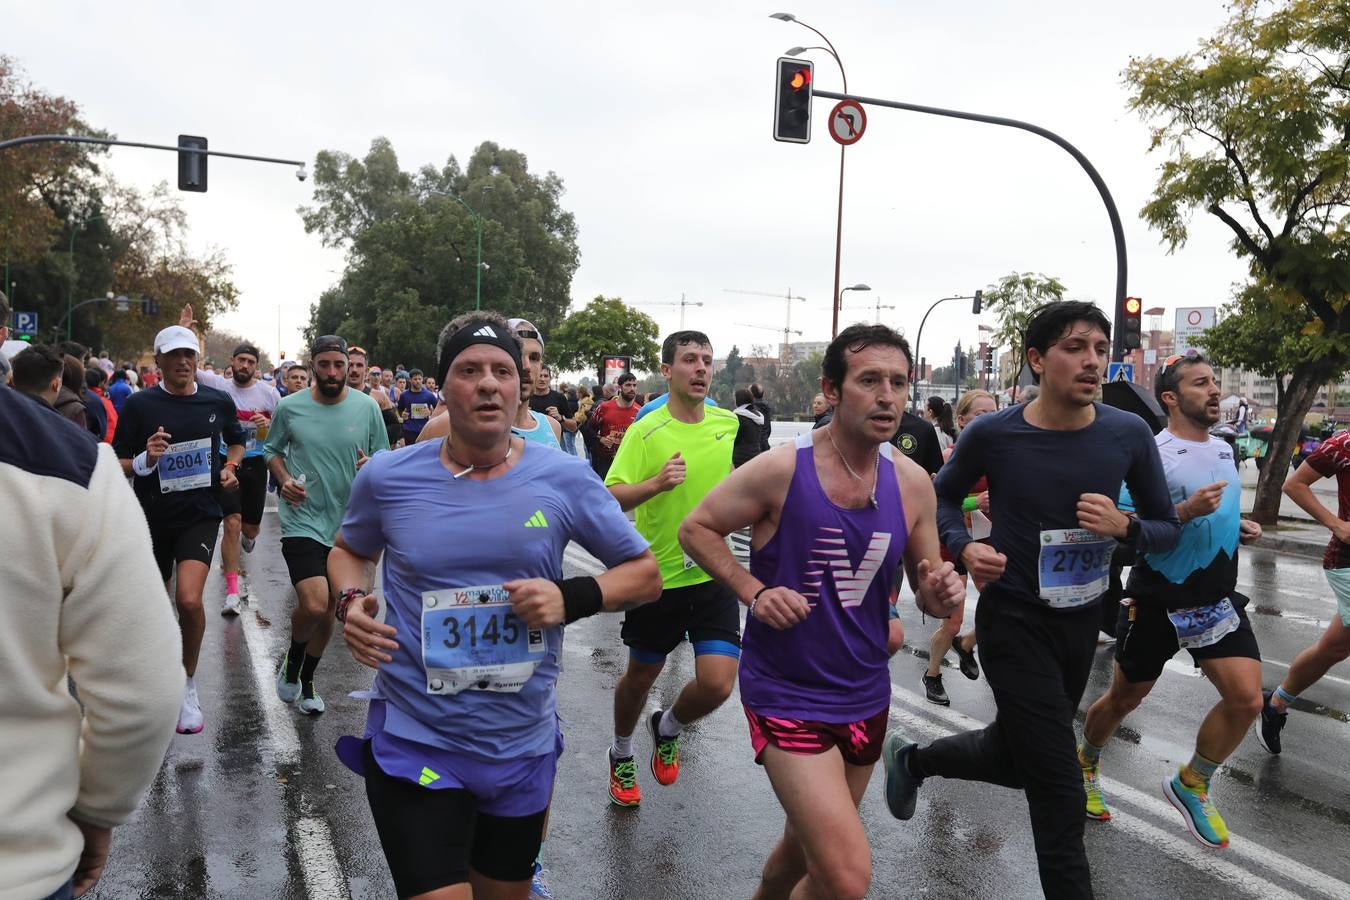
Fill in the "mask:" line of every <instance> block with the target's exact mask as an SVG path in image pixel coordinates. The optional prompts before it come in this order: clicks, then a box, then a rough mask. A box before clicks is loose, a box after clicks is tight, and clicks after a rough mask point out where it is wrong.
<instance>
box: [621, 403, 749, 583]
mask: <svg viewBox="0 0 1350 900" xmlns="http://www.w3.org/2000/svg"><path fill="white" fill-rule="evenodd" d="M739 427H740V426H739V424H738V420H737V417H736V414H735V413H733V412H731V411H729V410H725V409H721V408H719V407H716V406H705V407H704V408H703V421H702V422H699V423H698V424H696V425H691V424H689V423H687V422H681V421H680V420H679V419H676V418H675V417H674V416H672V415H671V414H670V407H669V406H662V407H660V408H659V409H656V410H654V411H652V412H651V413H648V414H647V415H646V416H643V417H642V418H641V419H638V420H637V421H636V422H634V423H633V424H632V425H630V426H628V430H627V431H626V432H624V435H623V441H622V442H621V443H620V444H619V452H618V453H616V454H615V456H614V463H613V464H612V465H611V466H610V467H609V474H608V475H606V476H605V486H606V487H608V486H609V485H612V484H638V483H639V482H642V481H646V480H647V479H648V478H651V477H652V476H653V475H656V474H657V473H658V472H660V471H661V467H662V466H664V465H665V464H666V460H668V459H670V458H671V457H672V456H674V455H675V453H676V451H678V452H679V454H680V457H681V458H682V459H683V460H684V483H683V484H680V485H677V486H676V487H674V488H672V489H671V490H669V491H662V492H661V493H659V494H657V495H656V496H655V497H652V498H651V499H650V500H648V501H647V502H646V503H643V504H640V505H639V506H638V507H637V509H636V510H635V511H634V512H635V519H636V524H637V530H638V533H639V534H641V535H642V536H643V537H644V538H646V539H647V542H648V543H649V544H651V547H652V554H653V555H654V556H655V557H656V562H657V563H658V564H659V565H660V566H661V581H662V583H663V584H664V585H665V587H666V588H677V587H687V586H689V585H693V584H702V583H703V582H705V581H710V580H711V577H712V576H710V575H708V574H707V573H706V572H704V571H703V570H702V569H701V568H699V567H698V566H697V565H696V564H695V563H694V561H693V560H692V559H690V558H689V556H688V555H687V554H686V553H685V552H684V548H682V547H681V546H680V540H679V530H680V523H681V522H683V521H684V517H685V516H687V515H689V513H690V512H691V511H693V509H694V507H695V506H698V505H699V503H700V502H701V501H702V500H703V498H704V497H706V496H707V494H708V492H709V491H711V490H712V489H713V488H714V487H716V486H717V483H718V482H720V481H721V480H722V479H723V478H726V477H727V474H728V473H729V472H731V445H732V444H733V443H734V442H735V440H736V429H737V428H739Z"/></svg>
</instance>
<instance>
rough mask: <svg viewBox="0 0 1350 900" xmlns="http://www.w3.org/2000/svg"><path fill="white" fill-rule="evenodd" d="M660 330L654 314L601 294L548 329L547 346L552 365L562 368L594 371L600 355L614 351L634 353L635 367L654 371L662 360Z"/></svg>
mask: <svg viewBox="0 0 1350 900" xmlns="http://www.w3.org/2000/svg"><path fill="white" fill-rule="evenodd" d="M660 334H661V328H660V326H659V325H657V324H656V320H655V319H653V318H652V317H651V316H649V315H647V314H646V313H644V312H642V311H640V310H636V309H634V308H633V307H631V306H629V305H628V304H626V303H624V302H623V300H621V299H619V298H618V297H605V296H603V295H602V296H598V297H596V298H595V299H594V300H592V301H591V302H590V303H588V304H586V306H585V308H584V309H579V310H577V311H576V312H574V313H572V314H571V315H569V316H568V317H567V318H566V319H565V320H563V323H562V325H560V326H558V327H557V328H556V329H554V330H553V331H552V332H547V333H546V334H545V337H546V338H547V342H546V343H545V349H546V350H547V355H548V359H549V361H550V362H551V363H552V365H553V368H555V369H558V370H561V371H568V372H570V371H580V370H586V371H594V370H596V369H597V368H599V366H600V358H601V357H603V356H608V355H611V354H612V355H619V356H631V357H632V358H633V368H634V369H635V370H638V371H642V372H654V371H656V368H657V366H658V364H659V363H660V361H661V345H660V344H659V343H657V340H656V339H657V337H659V336H660Z"/></svg>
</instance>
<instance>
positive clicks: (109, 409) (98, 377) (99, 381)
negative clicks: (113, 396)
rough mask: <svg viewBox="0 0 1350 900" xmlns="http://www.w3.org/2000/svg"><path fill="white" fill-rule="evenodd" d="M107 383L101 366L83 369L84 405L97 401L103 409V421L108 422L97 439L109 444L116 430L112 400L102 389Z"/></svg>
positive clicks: (115, 415)
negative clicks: (85, 395) (85, 393)
mask: <svg viewBox="0 0 1350 900" xmlns="http://www.w3.org/2000/svg"><path fill="white" fill-rule="evenodd" d="M107 383H108V376H107V374H106V373H105V372H104V371H103V369H102V368H100V367H98V366H90V367H89V368H87V369H85V370H84V386H85V388H86V389H87V390H86V392H87V394H88V396H87V397H86V398H85V401H84V402H85V406H86V408H87V407H89V406H90V403H91V401H93V400H97V401H98V403H99V405H100V406H101V407H102V409H103V421H104V422H106V423H108V424H107V427H106V428H104V430H103V434H102V435H100V436H99V440H100V441H102V442H103V443H105V444H111V443H112V436H113V432H114V431H116V430H117V410H116V409H113V405H112V401H111V400H109V399H108V394H107V392H106V391H105V390H104V387H105V386H106V385H107Z"/></svg>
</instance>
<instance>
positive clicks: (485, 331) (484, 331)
mask: <svg viewBox="0 0 1350 900" xmlns="http://www.w3.org/2000/svg"><path fill="white" fill-rule="evenodd" d="M473 336H474V337H486V338H495V337H496V336H497V332H495V331H493V330H492V326H491V325H484V326H483V327H482V328H480V329H478V330H477V331H475V332H474V333H473Z"/></svg>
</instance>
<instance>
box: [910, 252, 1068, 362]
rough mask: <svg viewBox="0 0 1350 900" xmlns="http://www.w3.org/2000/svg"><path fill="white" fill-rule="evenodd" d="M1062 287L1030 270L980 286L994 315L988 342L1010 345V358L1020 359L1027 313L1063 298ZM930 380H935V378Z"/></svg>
mask: <svg viewBox="0 0 1350 900" xmlns="http://www.w3.org/2000/svg"><path fill="white" fill-rule="evenodd" d="M1064 290H1065V288H1064V285H1063V284H1062V283H1061V282H1060V280H1059V279H1058V278H1053V277H1050V276H1046V275H1040V274H1037V273H1033V272H1013V273H1011V274H1008V275H1004V276H1003V277H1002V278H1000V279H999V281H998V283H997V284H991V285H989V287H987V288H985V289H984V306H985V309H987V310H988V311H989V312H991V313H993V314H994V315H995V316H996V317H997V318H998V326H997V328H996V329H995V330H994V333H993V334H992V335H990V337H989V342H990V343H991V344H993V345H994V346H995V347H1009V348H1011V353H1012V357H1013V359H1016V360H1021V359H1022V337H1023V335H1024V334H1025V333H1026V330H1027V322H1029V321H1031V314H1032V313H1034V312H1035V311H1036V310H1037V309H1038V308H1040V307H1042V306H1044V305H1045V304H1047V303H1054V302H1056V301H1058V300H1063V299H1064ZM949 368H950V367H949ZM972 371H973V370H972ZM934 375H935V376H936V372H934ZM934 382H935V383H939V382H938V379H937V378H936V377H935V378H934ZM954 382H955V378H954V377H953V378H952V380H951V381H947V382H941V383H946V384H952V383H954Z"/></svg>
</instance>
